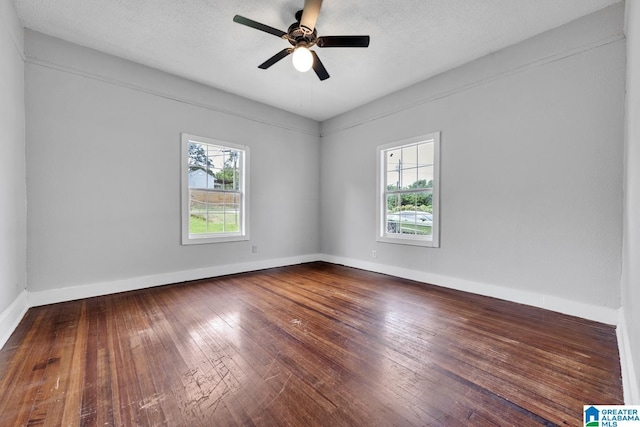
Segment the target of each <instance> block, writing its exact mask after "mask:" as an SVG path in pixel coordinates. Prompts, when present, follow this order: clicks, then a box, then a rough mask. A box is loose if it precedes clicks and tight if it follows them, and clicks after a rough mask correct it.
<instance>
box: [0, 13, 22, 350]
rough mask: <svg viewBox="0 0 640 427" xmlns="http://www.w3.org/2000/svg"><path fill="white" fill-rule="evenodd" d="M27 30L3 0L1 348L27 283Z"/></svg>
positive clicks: (0, 42)
mask: <svg viewBox="0 0 640 427" xmlns="http://www.w3.org/2000/svg"><path fill="white" fill-rule="evenodd" d="M23 44H24V37H23V30H22V25H21V24H20V21H19V20H18V16H17V15H16V11H15V9H14V8H13V5H12V4H11V2H10V0H0V346H1V345H2V344H3V343H4V341H5V340H6V339H7V338H8V336H9V335H10V334H11V332H12V331H13V328H14V327H15V325H16V324H17V321H18V320H19V319H20V317H22V314H23V313H24V308H25V302H26V300H25V301H23V302H22V304H17V302H18V301H19V297H20V295H21V293H22V292H24V289H25V287H26V235H27V234H26V233H27V232H26V202H27V201H26V188H25V185H26V184H25V183H26V172H25V136H24V61H23V57H22V55H23V54H22V51H23Z"/></svg>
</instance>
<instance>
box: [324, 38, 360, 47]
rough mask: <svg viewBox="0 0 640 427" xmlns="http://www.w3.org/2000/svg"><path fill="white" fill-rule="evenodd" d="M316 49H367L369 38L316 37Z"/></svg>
mask: <svg viewBox="0 0 640 427" xmlns="http://www.w3.org/2000/svg"><path fill="white" fill-rule="evenodd" d="M316 44H317V45H318V47H369V36H324V37H318V41H317V42H316Z"/></svg>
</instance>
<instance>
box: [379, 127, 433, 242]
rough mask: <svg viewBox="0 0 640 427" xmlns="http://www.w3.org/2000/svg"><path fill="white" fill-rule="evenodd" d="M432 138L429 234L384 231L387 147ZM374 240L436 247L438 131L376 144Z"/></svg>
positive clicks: (385, 227)
mask: <svg viewBox="0 0 640 427" xmlns="http://www.w3.org/2000/svg"><path fill="white" fill-rule="evenodd" d="M429 141H433V186H432V190H431V194H432V196H431V200H432V207H433V212H432V225H431V236H421V235H415V234H395V233H388V231H387V220H386V214H387V200H386V193H387V182H386V172H387V171H386V163H385V162H386V153H387V152H388V151H390V150H394V149H401V148H403V147H406V146H411V145H417V144H420V143H421V142H429ZM376 156H377V163H376V164H377V166H376V241H378V242H383V243H395V244H402V245H412V246H424V247H431V248H439V247H440V132H439V131H437V132H431V133H427V134H423V135H418V136H415V137H411V138H407V139H403V140H400V141H394V142H390V143H387V144H382V145H379V146H378V147H377V148H376Z"/></svg>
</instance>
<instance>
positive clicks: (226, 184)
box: [182, 134, 249, 245]
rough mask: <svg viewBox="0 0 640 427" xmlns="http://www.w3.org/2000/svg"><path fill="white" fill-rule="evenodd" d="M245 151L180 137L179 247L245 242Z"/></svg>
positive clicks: (247, 176) (247, 160)
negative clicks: (180, 239)
mask: <svg viewBox="0 0 640 427" xmlns="http://www.w3.org/2000/svg"><path fill="white" fill-rule="evenodd" d="M248 169H249V148H248V147H245V146H240V145H236V144H231V143H228V142H220V141H215V140H212V139H209V138H203V137H199V136H194V135H188V134H182V244H183V245H189V244H198V243H215V242H231V241H238V240H249V226H248V224H249V208H248V206H249V205H248V195H249V174H248Z"/></svg>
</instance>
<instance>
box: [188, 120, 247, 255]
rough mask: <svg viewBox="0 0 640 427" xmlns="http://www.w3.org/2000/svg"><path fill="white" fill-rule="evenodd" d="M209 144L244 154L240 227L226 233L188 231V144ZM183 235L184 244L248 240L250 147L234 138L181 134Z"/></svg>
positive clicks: (241, 175)
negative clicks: (235, 140) (233, 140)
mask: <svg viewBox="0 0 640 427" xmlns="http://www.w3.org/2000/svg"><path fill="white" fill-rule="evenodd" d="M190 143H196V144H208V145H214V146H217V147H222V148H228V149H231V150H236V151H240V152H241V153H242V155H241V156H240V157H241V158H240V159H239V167H238V169H239V170H240V183H239V194H240V203H239V205H240V207H239V210H240V223H239V228H240V230H239V231H237V232H226V233H203V234H191V233H189V219H190V215H191V210H190V200H189V198H190V194H189V190H190V188H189V144H190ZM180 147H181V155H180V159H181V166H180V171H181V191H180V193H181V197H180V198H181V231H182V232H181V235H182V236H181V237H182V244H183V245H199V244H207V243H224V242H239V241H246V240H249V158H250V156H249V147H248V146H246V145H239V144H234V143H231V142H226V141H220V140H216V139H212V138H206V137H203V136H197V135H192V134H188V133H182V134H181V144H180Z"/></svg>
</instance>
